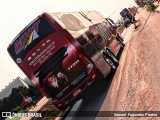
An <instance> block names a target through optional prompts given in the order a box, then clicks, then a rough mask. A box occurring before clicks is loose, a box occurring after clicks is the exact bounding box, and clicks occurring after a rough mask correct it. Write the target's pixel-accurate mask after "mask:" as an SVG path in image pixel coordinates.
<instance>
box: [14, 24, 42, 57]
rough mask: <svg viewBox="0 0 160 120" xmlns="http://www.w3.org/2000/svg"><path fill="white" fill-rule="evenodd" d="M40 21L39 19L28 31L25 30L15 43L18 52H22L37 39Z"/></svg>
mask: <svg viewBox="0 0 160 120" xmlns="http://www.w3.org/2000/svg"><path fill="white" fill-rule="evenodd" d="M39 23H40V21H37V22H36V23H35V24H33V25H32V26H31V27H30V28H29V29H28V30H27V31H25V32H24V33H23V34H22V35H21V36H20V37H19V39H18V40H17V41H16V42H15V43H14V47H15V52H16V54H18V53H20V52H21V51H22V50H23V49H25V48H26V47H27V46H28V45H30V43H31V42H32V41H33V40H34V39H36V38H37V37H39V36H38V34H37V32H38V31H39V29H38V25H39Z"/></svg>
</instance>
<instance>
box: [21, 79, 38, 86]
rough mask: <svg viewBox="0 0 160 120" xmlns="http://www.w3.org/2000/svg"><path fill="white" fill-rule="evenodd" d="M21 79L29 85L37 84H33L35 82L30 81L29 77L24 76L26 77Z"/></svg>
mask: <svg viewBox="0 0 160 120" xmlns="http://www.w3.org/2000/svg"><path fill="white" fill-rule="evenodd" d="M21 80H22V81H24V82H25V83H26V84H27V85H31V86H35V85H34V84H33V82H32V81H30V80H29V79H28V78H27V77H26V78H24V79H21Z"/></svg>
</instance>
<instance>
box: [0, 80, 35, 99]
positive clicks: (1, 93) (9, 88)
mask: <svg viewBox="0 0 160 120" xmlns="http://www.w3.org/2000/svg"><path fill="white" fill-rule="evenodd" d="M32 84H33V83H32ZM19 86H24V87H27V88H29V87H28V85H27V84H26V83H25V82H24V81H23V79H21V78H20V77H17V78H15V79H13V81H12V82H10V83H9V84H8V85H7V86H5V88H4V89H1V91H0V99H3V98H4V97H8V96H9V95H10V94H11V92H12V88H18V87H19Z"/></svg>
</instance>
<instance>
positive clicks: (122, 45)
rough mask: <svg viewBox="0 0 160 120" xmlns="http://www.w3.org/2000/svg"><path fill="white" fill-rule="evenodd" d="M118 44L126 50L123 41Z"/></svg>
mask: <svg viewBox="0 0 160 120" xmlns="http://www.w3.org/2000/svg"><path fill="white" fill-rule="evenodd" d="M118 42H119V44H120V45H121V47H122V48H124V47H125V44H124V43H123V41H122V40H119V41H118Z"/></svg>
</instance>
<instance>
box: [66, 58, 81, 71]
mask: <svg viewBox="0 0 160 120" xmlns="http://www.w3.org/2000/svg"><path fill="white" fill-rule="evenodd" d="M78 63H79V60H76V61H75V62H74V63H73V64H71V65H70V66H69V67H68V70H71V69H72V68H73V67H74V66H76V65H77V64H78Z"/></svg>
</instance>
